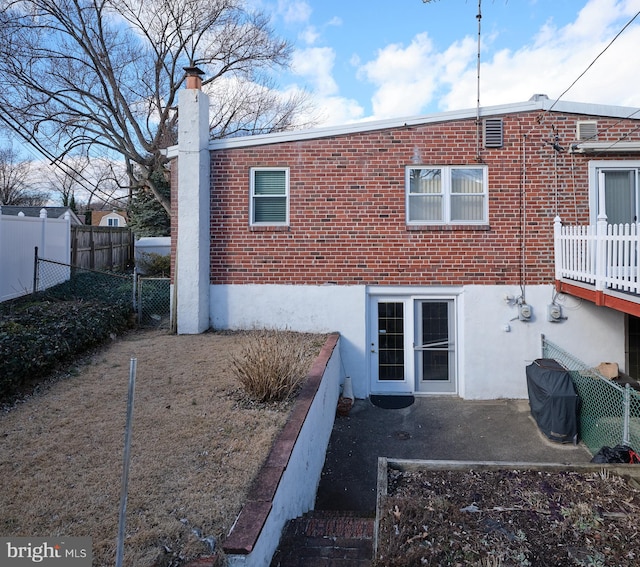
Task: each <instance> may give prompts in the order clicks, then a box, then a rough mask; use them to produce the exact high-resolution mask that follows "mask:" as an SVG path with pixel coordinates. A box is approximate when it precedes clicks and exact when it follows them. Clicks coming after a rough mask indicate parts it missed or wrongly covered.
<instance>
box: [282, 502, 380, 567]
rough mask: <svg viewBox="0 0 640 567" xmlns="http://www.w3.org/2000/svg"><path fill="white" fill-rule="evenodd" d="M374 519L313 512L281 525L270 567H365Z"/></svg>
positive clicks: (371, 549) (368, 564) (368, 559)
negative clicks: (280, 536)
mask: <svg viewBox="0 0 640 567" xmlns="http://www.w3.org/2000/svg"><path fill="white" fill-rule="evenodd" d="M373 524H374V518H373V517H371V516H362V514H359V513H353V512H342V511H313V512H309V513H308V514H305V515H304V516H301V517H300V518H296V519H295V520H291V521H290V522H288V523H287V525H286V526H285V529H284V530H283V532H282V538H281V540H280V546H279V548H278V550H277V551H276V553H275V555H274V556H273V561H272V562H271V567H328V566H332V567H338V566H340V565H344V566H345V567H347V566H353V567H369V566H370V565H371V558H372V556H373Z"/></svg>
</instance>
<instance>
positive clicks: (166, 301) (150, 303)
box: [135, 276, 171, 327]
mask: <svg viewBox="0 0 640 567" xmlns="http://www.w3.org/2000/svg"><path fill="white" fill-rule="evenodd" d="M136 284H137V285H136V287H137V294H136V306H135V309H136V312H137V314H138V325H141V326H145V327H168V326H169V310H170V304H171V301H170V299H171V293H170V287H171V280H170V279H169V278H152V277H143V276H138V277H137V279H136Z"/></svg>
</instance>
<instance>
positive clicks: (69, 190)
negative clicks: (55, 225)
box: [44, 157, 128, 208]
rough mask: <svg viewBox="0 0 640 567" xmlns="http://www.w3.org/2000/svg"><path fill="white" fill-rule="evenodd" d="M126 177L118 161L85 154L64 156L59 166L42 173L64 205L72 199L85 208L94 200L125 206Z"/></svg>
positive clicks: (52, 192)
mask: <svg viewBox="0 0 640 567" xmlns="http://www.w3.org/2000/svg"><path fill="white" fill-rule="evenodd" d="M125 176H126V175H125V172H124V171H123V168H122V167H121V164H120V163H114V162H113V161H109V160H105V159H102V158H94V159H91V160H89V159H88V158H86V157H80V158H76V159H67V160H66V161H65V162H64V163H61V164H59V165H58V167H55V168H51V167H48V168H47V170H46V172H45V173H44V177H45V179H46V184H47V186H48V188H49V190H50V192H51V194H52V195H57V197H58V200H59V201H60V202H61V203H62V204H63V205H64V206H70V203H71V202H72V201H75V202H76V203H77V205H78V206H82V205H84V206H86V207H87V208H91V204H92V201H94V200H96V201H97V202H100V203H103V204H104V203H109V204H110V205H111V206H115V205H116V204H117V206H118V207H125V206H126V197H127V196H128V190H127V188H126V183H125V179H124V177H125Z"/></svg>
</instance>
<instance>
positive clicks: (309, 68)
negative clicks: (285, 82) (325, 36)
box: [291, 47, 338, 96]
mask: <svg viewBox="0 0 640 567" xmlns="http://www.w3.org/2000/svg"><path fill="white" fill-rule="evenodd" d="M334 61H335V52H334V51H333V49H331V48H330V47H309V48H307V49H302V50H299V51H296V52H295V53H294V54H293V58H292V61H291V70H292V71H293V72H294V73H295V74H296V75H300V76H301V77H305V78H306V80H307V81H308V82H309V83H310V85H311V87H312V88H313V91H314V92H315V93H316V94H317V95H318V96H327V95H332V94H335V93H337V92H338V85H337V83H336V81H335V80H334V78H333V76H332V73H331V72H332V70H333V64H334Z"/></svg>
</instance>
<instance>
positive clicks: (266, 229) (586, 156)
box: [168, 84, 640, 399]
mask: <svg viewBox="0 0 640 567" xmlns="http://www.w3.org/2000/svg"><path fill="white" fill-rule="evenodd" d="M180 104H181V107H180V109H181V110H180V111H181V124H180V142H179V145H178V146H176V147H174V148H170V149H169V151H168V155H169V156H170V157H173V158H177V159H174V160H173V166H172V185H173V198H172V203H173V206H174V214H173V226H172V238H173V252H172V253H173V255H174V262H175V266H176V269H175V271H174V274H175V281H174V285H175V287H176V288H177V289H174V291H175V293H174V298H175V301H176V302H177V309H176V312H177V328H178V332H179V333H197V332H202V331H204V330H206V329H207V328H209V327H214V328H216V329H239V328H252V327H280V328H283V327H286V328H289V329H293V330H300V331H315V332H325V331H339V332H340V333H341V341H340V348H341V356H342V361H343V366H344V370H343V371H344V375H345V376H350V377H351V378H352V383H353V387H354V392H355V395H356V396H357V397H366V396H368V395H370V394H372V393H389V394H400V393H415V394H457V395H459V396H461V397H464V398H467V399H491V398H500V397H505V398H522V397H526V396H527V390H526V379H525V366H526V365H527V364H529V363H530V361H532V360H533V359H535V358H539V356H540V341H541V339H540V337H541V335H542V334H544V335H545V336H547V337H549V338H550V339H551V340H553V341H554V342H555V343H557V344H559V345H561V346H563V348H565V349H567V350H569V351H570V352H572V353H573V354H575V355H576V356H577V357H579V358H582V359H583V360H585V361H586V362H588V363H589V364H593V365H597V364H598V363H599V362H602V361H616V362H618V363H619V364H620V366H621V368H625V367H626V366H628V364H629V361H628V353H627V351H628V347H629V345H628V342H629V333H628V329H629V319H634V315H640V312H638V313H634V311H633V308H632V309H631V310H629V309H620V308H615V307H614V308H611V307H608V306H606V305H605V304H604V303H603V301H598V300H597V299H596V295H593V297H592V296H590V295H589V293H591V292H592V291H593V293H594V294H595V293H596V291H595V287H597V284H593V283H592V282H588V281H587V282H585V281H582V282H574V283H573V284H571V283H567V282H569V281H570V280H567V279H566V278H565V277H564V276H563V274H562V273H561V270H559V268H558V265H557V258H556V256H557V251H558V246H557V245H558V241H554V231H558V230H559V227H560V226H561V225H580V226H582V225H595V224H596V221H597V220H598V214H600V215H601V220H602V216H603V214H604V212H605V198H606V201H607V208H606V210H607V211H609V214H610V215H611V216H612V217H615V222H616V223H618V222H631V223H635V222H636V221H637V217H636V215H635V212H633V213H632V212H630V211H631V208H630V207H631V205H629V203H631V202H633V207H635V206H636V194H637V190H638V179H637V178H638V177H640V121H639V120H638V119H636V118H634V117H635V116H637V114H636V112H637V110H636V109H630V108H622V107H613V106H603V105H593V104H582V103H571V102H563V101H560V102H557V103H552V101H551V100H549V99H548V98H547V97H546V96H544V95H536V96H534V97H533V98H532V99H531V100H529V101H526V102H523V103H518V104H509V105H502V106H495V107H487V108H481V109H474V110H468V111H466V110H465V111H459V112H446V113H441V114H435V115H431V116H423V117H418V118H412V119H398V120H388V121H381V122H362V123H356V124H350V125H346V126H342V127H331V128H321V129H316V130H307V131H298V132H295V131H294V132H284V133H278V134H271V135H263V136H248V137H243V138H233V139H225V140H215V141H209V139H208V131H207V129H206V120H207V116H208V114H207V97H206V96H205V95H204V93H202V92H201V91H200V90H199V89H198V88H197V84H196V86H195V88H187V89H185V90H184V91H182V93H181V101H180ZM203 116H204V118H203ZM605 178H606V183H607V189H606V191H605V187H604V184H605ZM634 211H635V209H634ZM554 221H555V225H554ZM563 285H564V288H563V287H562V286H563ZM572 286H573V287H572ZM590 286H591V287H593V288H594V290H590V289H589V287H590ZM559 290H560V291H562V292H563V293H559ZM598 293H600V295H599V296H598V297H600V298H602V297H603V293H604V292H602V290H600V291H599V292H598ZM630 305H632V306H633V305H635V299H633V300H631V303H630ZM625 311H626V312H625Z"/></svg>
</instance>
